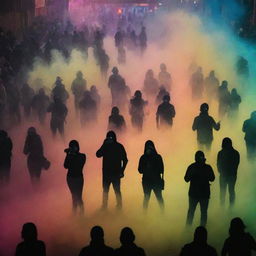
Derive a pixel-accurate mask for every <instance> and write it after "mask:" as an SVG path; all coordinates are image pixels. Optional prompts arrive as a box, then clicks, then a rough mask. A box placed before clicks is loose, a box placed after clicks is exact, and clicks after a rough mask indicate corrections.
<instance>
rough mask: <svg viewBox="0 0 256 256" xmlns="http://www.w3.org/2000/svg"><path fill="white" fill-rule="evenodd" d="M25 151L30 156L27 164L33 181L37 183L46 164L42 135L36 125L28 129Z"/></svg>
mask: <svg viewBox="0 0 256 256" xmlns="http://www.w3.org/2000/svg"><path fill="white" fill-rule="evenodd" d="M23 153H24V154H25V155H27V156H28V158H27V166H28V171H29V175H30V178H31V182H32V184H33V185H36V184H38V183H39V181H40V177H41V172H42V169H43V165H44V160H45V158H44V149H43V143H42V140H41V137H40V135H39V134H37V132H36V129H35V128H34V127H30V128H29V129H28V133H27V137H26V141H25V145H24V149H23Z"/></svg>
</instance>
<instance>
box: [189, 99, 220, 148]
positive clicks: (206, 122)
mask: <svg viewBox="0 0 256 256" xmlns="http://www.w3.org/2000/svg"><path fill="white" fill-rule="evenodd" d="M208 110H209V106H208V104H207V103H203V104H202V105H201V106H200V114H199V116H197V117H195V119H194V122H193V126H192V130H193V131H197V143H198V147H199V149H200V148H202V149H203V148H205V149H206V150H210V149H211V145H212V141H213V132H212V130H213V129H215V130H216V131H218V130H219V129H220V122H218V123H216V122H215V121H214V119H213V118H212V117H211V116H209V114H208Z"/></svg>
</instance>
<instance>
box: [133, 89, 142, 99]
mask: <svg viewBox="0 0 256 256" xmlns="http://www.w3.org/2000/svg"><path fill="white" fill-rule="evenodd" d="M134 96H135V97H136V98H141V97H142V93H141V91H139V90H137V91H136V92H135V93H134Z"/></svg>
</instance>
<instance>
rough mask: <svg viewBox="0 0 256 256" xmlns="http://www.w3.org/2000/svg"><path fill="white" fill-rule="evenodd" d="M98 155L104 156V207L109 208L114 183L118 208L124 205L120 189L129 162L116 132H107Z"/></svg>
mask: <svg viewBox="0 0 256 256" xmlns="http://www.w3.org/2000/svg"><path fill="white" fill-rule="evenodd" d="M96 156H97V157H98V158H99V157H103V166H102V171H103V175H102V178H103V202H102V208H103V209H105V208H107V204H108V192H109V188H110V185H111V184H112V185H113V188H114V191H115V194H116V201H117V208H121V207H122V195H121V190H120V183H121V178H122V177H124V170H125V168H126V165H127V163H128V159H127V156H126V151H125V149H124V146H123V145H122V144H120V143H118V142H117V140H116V134H115V132H113V131H109V132H108V133H107V136H106V139H105V140H104V143H103V145H102V146H101V147H100V149H99V150H98V151H97V152H96Z"/></svg>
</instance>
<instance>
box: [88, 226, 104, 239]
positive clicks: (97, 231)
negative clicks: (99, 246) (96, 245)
mask: <svg viewBox="0 0 256 256" xmlns="http://www.w3.org/2000/svg"><path fill="white" fill-rule="evenodd" d="M90 235H91V239H92V240H93V241H102V240H104V230H103V228H102V227H100V226H94V227H92V229H91V233H90Z"/></svg>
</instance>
